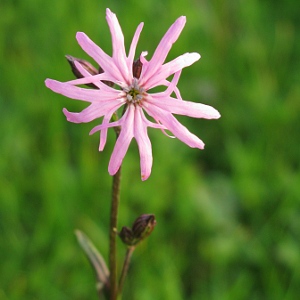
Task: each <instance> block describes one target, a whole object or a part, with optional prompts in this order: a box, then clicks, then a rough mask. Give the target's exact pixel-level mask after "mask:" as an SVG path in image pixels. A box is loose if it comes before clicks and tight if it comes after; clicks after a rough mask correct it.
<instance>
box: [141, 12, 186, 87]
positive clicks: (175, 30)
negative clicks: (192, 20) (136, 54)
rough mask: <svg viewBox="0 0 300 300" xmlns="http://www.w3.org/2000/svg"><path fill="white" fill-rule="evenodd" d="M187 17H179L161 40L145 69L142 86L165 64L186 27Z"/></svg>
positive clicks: (142, 75)
mask: <svg viewBox="0 0 300 300" xmlns="http://www.w3.org/2000/svg"><path fill="white" fill-rule="evenodd" d="M185 22H186V17H184V16H181V17H179V18H178V19H177V20H176V21H175V22H174V23H173V24H172V26H171V27H170V28H169V30H168V31H167V32H166V34H165V35H164V36H163V38H162V39H161V41H160V43H159V45H158V46H157V48H156V50H155V52H154V54H153V56H152V58H151V60H150V61H149V63H148V64H146V66H144V67H143V72H142V74H141V78H142V85H143V84H144V83H145V82H147V81H148V80H149V78H151V77H152V76H154V74H155V73H156V72H157V70H158V68H159V67H160V66H161V65H162V64H163V63H164V61H165V59H166V57H167V55H168V53H169V51H170V49H171V47H172V45H173V43H175V42H176V40H177V39H178V37H179V35H180V33H181V31H182V29H183V27H184V25H185Z"/></svg>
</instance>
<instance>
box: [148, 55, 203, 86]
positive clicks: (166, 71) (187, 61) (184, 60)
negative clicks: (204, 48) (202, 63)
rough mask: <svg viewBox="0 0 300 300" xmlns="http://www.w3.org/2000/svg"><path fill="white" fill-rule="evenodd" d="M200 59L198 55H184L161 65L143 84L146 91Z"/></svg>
mask: <svg viewBox="0 0 300 300" xmlns="http://www.w3.org/2000/svg"><path fill="white" fill-rule="evenodd" d="M199 59H200V54H199V53H185V54H183V55H181V56H178V57H177V58H175V59H173V60H172V61H170V62H168V63H166V64H164V65H162V66H161V67H160V68H159V69H158V70H157V72H156V73H155V74H154V76H152V77H151V78H149V80H148V81H147V82H145V84H144V88H145V89H146V90H148V89H151V88H152V87H155V86H157V85H161V82H162V80H164V79H166V78H168V77H169V76H170V75H172V74H174V73H176V72H178V71H180V70H182V69H183V68H185V67H188V66H190V65H192V64H193V63H194V62H196V61H197V60H199Z"/></svg>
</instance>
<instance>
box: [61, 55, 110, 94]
mask: <svg viewBox="0 0 300 300" xmlns="http://www.w3.org/2000/svg"><path fill="white" fill-rule="evenodd" d="M66 59H67V60H68V62H69V64H70V66H71V69H72V72H73V74H74V75H75V77H76V78H83V77H84V76H83V75H82V74H81V72H80V71H79V70H78V68H77V66H76V64H75V62H78V63H80V64H81V66H82V67H83V68H84V69H85V70H87V71H88V72H89V73H90V74H91V75H97V74H101V73H103V70H102V68H101V67H99V70H97V69H96V68H95V67H94V66H93V65H92V64H91V63H89V62H88V61H86V60H84V59H81V58H76V57H73V56H71V55H66ZM102 82H103V83H104V84H106V85H108V86H110V87H112V86H113V85H114V83H113V82H111V81H106V80H102ZM86 85H87V86H89V87H92V88H94V89H98V87H97V86H96V85H94V84H92V83H90V84H86Z"/></svg>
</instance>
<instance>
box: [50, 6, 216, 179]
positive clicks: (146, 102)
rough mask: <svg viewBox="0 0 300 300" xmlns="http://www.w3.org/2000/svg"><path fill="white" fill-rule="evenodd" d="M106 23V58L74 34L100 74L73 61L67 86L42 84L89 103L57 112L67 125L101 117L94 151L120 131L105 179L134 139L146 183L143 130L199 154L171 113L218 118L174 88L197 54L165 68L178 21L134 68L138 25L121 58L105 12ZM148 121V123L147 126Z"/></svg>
mask: <svg viewBox="0 0 300 300" xmlns="http://www.w3.org/2000/svg"><path fill="white" fill-rule="evenodd" d="M106 19H107V22H108V26H109V29H110V32H111V36H112V48H113V53H112V57H110V56H109V55H107V54H106V53H105V52H104V51H103V50H102V49H101V48H100V47H98V46H97V45H96V44H95V43H94V42H93V41H91V40H90V39H89V38H88V37H87V35H85V34H84V33H83V32H78V33H77V35H76V37H77V40H78V43H79V45H80V46H81V47H82V49H83V50H84V51H85V52H86V53H87V54H88V55H89V56H91V57H92V58H93V59H94V60H95V61H96V62H97V63H98V65H99V66H100V67H101V70H103V72H102V73H101V74H94V72H89V71H88V70H89V69H88V68H86V67H83V65H82V64H80V63H79V62H78V61H75V62H74V64H75V66H76V68H77V70H78V71H79V72H80V73H81V75H82V77H83V78H79V79H75V80H71V81H68V82H59V81H56V80H52V79H47V80H46V86H47V87H48V88H50V89H51V90H52V91H54V92H56V93H59V94H62V95H64V96H66V97H69V98H72V99H77V100H82V101H86V102H89V103H90V105H89V106H88V107H87V108H85V109H84V110H83V111H81V112H79V113H73V112H69V111H68V110H67V109H63V112H64V114H65V116H66V117H67V120H68V121H70V122H73V123H85V122H90V121H92V120H94V119H97V118H100V117H103V120H102V123H101V125H98V126H96V127H95V128H93V129H92V130H91V132H90V134H93V133H95V132H97V131H99V132H100V145H99V151H102V150H103V149H104V146H105V143H106V139H107V130H108V128H110V127H115V126H118V127H120V128H121V132H120V135H119V137H118V139H117V141H116V145H115V147H114V150H113V153H112V155H111V158H110V162H109V166H108V171H109V174H111V175H114V174H115V173H116V172H117V171H118V169H119V168H120V166H121V164H122V161H123V159H124V156H125V154H126V152H127V150H128V147H129V144H130V142H131V140H132V139H133V138H135V140H136V141H137V144H138V148H139V153H140V166H141V177H142V180H146V179H147V178H148V177H149V176H150V173H151V168H152V161H153V158H152V147H151V142H150V140H149V137H148V133H147V128H148V127H152V128H159V129H161V130H162V131H163V132H164V133H165V130H169V131H170V132H172V134H173V135H174V136H175V137H176V138H178V139H179V140H181V141H182V142H184V143H185V144H187V145H188V146H190V147H193V148H199V149H203V148H204V143H203V142H202V141H201V140H200V139H199V138H198V137H197V136H195V135H194V134H192V133H191V132H189V131H188V129H187V128H186V127H185V126H183V125H182V124H181V123H180V122H178V120H177V119H176V118H175V117H174V116H173V114H178V115H185V116H189V117H193V118H205V119H217V118H219V117H220V114H219V112H218V111H217V110H215V109H214V108H213V107H211V106H208V105H205V104H201V103H194V102H189V101H184V100H183V99H182V98H181V95H180V92H179V90H178V88H177V83H178V80H179V77H180V74H181V71H182V69H183V68H185V67H188V66H190V65H191V64H193V63H194V62H196V61H197V60H199V59H200V55H199V54H198V53H185V54H183V55H181V56H179V57H177V58H175V59H174V60H172V61H169V62H167V63H165V59H166V57H167V55H168V53H169V51H170V49H171V47H172V45H173V43H174V42H175V41H176V40H177V39H178V37H179V35H180V33H181V31H182V29H183V27H184V25H185V22H186V18H185V17H184V16H181V17H179V18H178V19H177V20H176V21H175V23H174V24H173V25H172V26H171V27H170V28H169V30H168V31H167V32H166V34H165V35H164V36H163V38H162V40H161V41H160V43H159V44H158V46H157V48H156V50H155V52H154V54H153V56H152V58H151V59H150V60H146V58H145V56H146V55H147V52H143V53H142V54H141V55H140V57H139V59H138V60H137V61H136V62H135V63H134V56H135V51H136V46H137V42H138V39H139V36H140V33H141V31H142V27H143V23H141V24H140V25H139V26H138V27H137V29H136V32H135V34H134V36H133V39H132V42H131V46H130V49H129V53H128V55H127V54H126V52H125V46H124V36H123V33H122V30H121V27H120V24H119V22H118V19H117V17H116V15H115V14H114V13H112V12H111V11H110V10H109V9H107V10H106ZM170 76H173V77H172V80H171V81H168V80H167V78H169V77H170ZM105 82H112V83H114V86H115V87H111V86H108V85H107V84H105ZM82 84H85V85H89V86H91V85H94V86H96V87H97V89H89V88H83V87H79V86H78V85H82ZM157 86H165V87H166V89H165V90H164V91H163V92H157V93H150V92H149V90H151V89H153V88H154V87H157ZM173 95H174V96H173ZM122 106H123V107H124V109H122V111H123V114H122V116H121V118H120V119H118V120H116V121H114V120H112V116H113V114H114V113H115V112H116V111H117V110H118V109H119V108H121V107H122ZM145 113H146V114H145ZM146 116H147V117H148V118H147V117H146ZM149 117H151V118H152V119H151V121H150V120H149Z"/></svg>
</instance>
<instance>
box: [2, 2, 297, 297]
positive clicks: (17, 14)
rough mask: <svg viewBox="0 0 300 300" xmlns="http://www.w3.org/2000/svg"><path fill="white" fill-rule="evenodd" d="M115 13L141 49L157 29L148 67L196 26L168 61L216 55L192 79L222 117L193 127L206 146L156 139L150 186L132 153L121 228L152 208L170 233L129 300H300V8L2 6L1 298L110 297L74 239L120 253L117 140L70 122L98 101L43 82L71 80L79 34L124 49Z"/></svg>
mask: <svg viewBox="0 0 300 300" xmlns="http://www.w3.org/2000/svg"><path fill="white" fill-rule="evenodd" d="M106 7H110V8H111V9H112V10H113V11H114V12H116V13H117V15H118V18H119V20H120V23H121V26H122V28H123V32H124V34H125V40H126V45H127V47H128V46H129V43H130V40H131V37H132V35H133V33H134V30H135V28H136V26H137V25H138V23H139V22H141V21H144V22H145V27H144V29H143V32H142V35H141V39H140V43H139V47H138V50H139V51H142V50H148V51H149V56H150V55H151V53H153V51H154V49H155V47H156V45H157V43H158V42H159V40H160V38H161V37H162V35H163V34H164V33H165V31H166V30H167V28H168V27H169V26H170V25H171V23H172V22H174V20H175V19H176V18H177V17H178V16H180V15H186V16H187V25H186V28H185V29H184V31H183V33H182V35H181V37H180V38H179V40H178V41H177V42H176V44H175V45H174V47H173V49H172V50H171V53H170V55H169V58H168V59H172V58H174V57H175V56H177V55H180V54H182V53H184V52H188V51H189V52H192V51H197V52H200V53H201V55H202V59H201V60H200V62H198V63H196V64H195V65H193V66H192V67H190V68H188V69H186V70H184V71H183V74H182V78H181V81H180V83H179V87H180V89H181V93H182V96H183V98H184V99H188V100H192V101H196V102H203V103H206V104H210V105H212V106H214V107H216V108H217V109H218V110H219V111H220V112H221V114H222V118H221V119H220V120H218V121H206V120H193V119H187V118H183V117H181V118H180V120H181V121H182V122H183V123H184V124H186V125H187V126H188V128H189V129H190V130H191V131H192V132H194V133H195V134H197V135H198V136H199V137H201V138H202V139H203V140H204V142H205V143H206V149H205V150H204V151H199V150H195V149H190V148H188V147H187V146H186V145H184V144H182V143H180V142H179V141H178V140H170V139H167V138H166V137H165V136H164V135H162V134H161V133H160V132H159V131H154V130H153V131H152V130H151V129H150V132H149V133H150V136H151V140H152V144H153V154H154V166H153V171H152V175H151V177H150V179H149V180H147V181H146V182H141V181H140V173H139V161H138V152H137V147H136V145H135V143H132V145H131V147H130V151H129V152H128V154H127V156H126V158H125V162H124V168H123V185H122V202H121V208H120V226H123V225H130V224H131V223H132V221H133V220H134V219H135V217H136V216H138V215H139V214H142V213H154V214H155V215H156V217H157V221H158V225H157V228H156V230H155V231H154V233H153V234H152V236H151V237H150V238H149V240H148V241H146V242H145V243H143V244H142V245H141V246H140V247H139V248H138V249H137V251H136V253H135V255H134V257H133V261H132V265H131V269H130V277H129V279H128V281H127V282H126V286H125V294H124V299H143V300H148V299H172V300H174V299H191V300H194V299H195V300H196V299H218V300H219V299H222V300H223V299H224V300H225V299H231V300H232V299H285V300H289V299H297V298H298V295H299V293H300V284H299V282H300V271H299V270H300V254H299V253H300V252H299V250H300V249H299V248H300V238H299V236H300V235H299V228H300V213H299V212H300V185H299V182H300V173H299V162H300V154H299V132H300V121H299V120H300V119H299V112H300V85H299V77H300V75H299V74H300V73H299V70H300V59H299V53H300V39H299V38H300V30H299V29H300V28H299V22H300V21H299V18H298V17H299V13H300V12H299V5H298V2H297V1H292V0H289V1H285V2H279V1H278V2H274V1H270V0H269V1H263V2H258V1H255V0H249V1H218V0H213V1H197V0H194V1H192V0H189V1H183V0H173V1H169V0H166V1H163V2H159V1H149V0H145V1H140V2H137V1H133V0H131V1H117V0H115V1H110V2H108V1H107V3H105V2H104V1H102V2H101V1H96V0H91V1H85V2H82V1H78V0H74V1H58V0H53V1H51V2H44V1H37V0H34V1H33V0H26V1H19V0H14V1H8V0H4V1H2V2H1V3H0V11H1V18H0V28H1V30H0V74H1V80H0V115H1V121H0V126H1V130H0V136H1V157H0V176H1V177H0V254H1V263H0V299H1V300H2V299H3V300H7V299H10V300H11V299H87V298H89V299H97V297H96V292H95V288H94V277H93V273H92V272H91V269H90V266H89V265H88V262H87V261H86V259H85V257H84V255H83V254H82V253H81V250H80V249H79V247H78V246H77V245H76V241H75V238H74V235H73V230H74V229H75V228H80V229H81V230H83V231H84V232H86V233H87V234H88V235H89V236H90V237H91V238H92V239H93V241H94V242H95V244H96V245H97V246H98V247H99V249H100V251H101V252H102V253H103V254H104V256H106V257H107V253H108V246H107V244H108V241H107V227H108V214H109V202H110V188H111V178H110V176H109V175H108V173H107V165H108V160H109V157H110V154H111V151H112V149H113V146H114V134H113V132H110V133H109V141H108V145H107V146H106V148H105V150H104V152H103V153H98V151H97V147H98V136H97V135H94V136H92V137H89V136H88V132H89V130H90V129H91V128H92V127H93V124H81V125H76V124H71V123H68V122H66V120H65V118H64V116H63V114H62V112H61V109H62V108H63V107H68V108H69V109H70V110H71V111H76V110H77V111H79V110H80V109H82V108H83V107H84V104H82V103H78V102H76V101H70V100H69V99H67V98H64V97H61V96H59V95H56V94H54V93H52V92H51V91H49V90H47V89H46V88H45V86H44V79H45V78H47V77H49V78H55V79H58V80H62V81H63V80H69V79H71V78H72V75H71V72H70V70H69V67H68V65H67V63H66V62H65V58H64V55H65V54H71V55H74V56H77V57H82V58H88V57H87V56H86V55H85V54H84V53H83V51H82V50H81V49H80V47H79V46H78V45H77V42H76V40H75V33H76V32H77V31H84V32H86V33H87V34H88V35H89V36H90V37H91V38H92V39H93V40H94V41H95V42H96V43H97V44H99V45H100V46H101V47H102V48H103V49H104V50H106V51H108V52H110V50H111V45H110V35H109V31H108V29H107V25H106V22H105V18H104V16H105V8H106ZM95 124H97V122H95ZM119 246H120V259H121V257H122V255H121V254H122V251H123V249H122V246H121V245H119ZM123 252H124V251H123Z"/></svg>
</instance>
